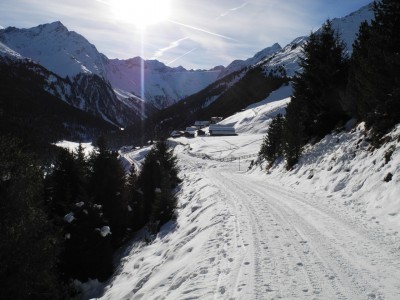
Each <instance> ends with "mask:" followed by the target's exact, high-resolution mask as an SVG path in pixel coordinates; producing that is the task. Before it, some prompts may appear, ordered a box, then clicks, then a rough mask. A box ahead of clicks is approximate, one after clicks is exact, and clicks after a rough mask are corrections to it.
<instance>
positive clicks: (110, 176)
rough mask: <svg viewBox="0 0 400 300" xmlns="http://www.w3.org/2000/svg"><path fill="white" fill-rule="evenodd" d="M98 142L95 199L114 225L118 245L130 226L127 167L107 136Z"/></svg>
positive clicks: (93, 185)
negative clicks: (128, 225)
mask: <svg viewBox="0 0 400 300" xmlns="http://www.w3.org/2000/svg"><path fill="white" fill-rule="evenodd" d="M97 145H98V148H97V151H95V152H93V153H92V155H91V162H92V168H93V170H92V176H91V178H90V196H91V201H92V202H93V203H94V204H99V205H102V207H103V212H104V217H105V218H106V219H107V220H108V221H109V224H110V226H111V229H112V233H113V234H112V238H113V242H114V245H115V246H118V245H119V244H120V243H121V242H122V241H123V239H124V235H125V233H126V227H127V212H128V203H127V199H126V197H125V196H124V192H125V171H124V169H123V168H122V166H121V164H120V162H119V160H118V153H117V152H113V151H110V150H108V149H107V146H106V143H105V140H104V139H100V140H99V141H98V142H97Z"/></svg>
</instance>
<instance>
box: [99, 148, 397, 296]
mask: <svg viewBox="0 0 400 300" xmlns="http://www.w3.org/2000/svg"><path fill="white" fill-rule="evenodd" d="M178 153H179V160H180V167H181V176H183V177H184V184H183V187H182V190H181V192H180V194H179V198H180V205H181V207H180V209H179V217H178V220H177V226H175V227H174V226H172V227H170V228H167V229H165V231H164V232H163V233H162V234H161V235H159V236H158V237H157V238H156V239H155V240H154V241H153V242H152V243H151V244H150V245H147V246H143V245H142V244H137V245H134V246H133V247H132V249H131V250H130V253H129V254H128V255H127V256H126V257H125V258H124V259H123V261H122V265H121V268H120V270H119V272H118V274H117V275H116V276H115V277H114V278H113V280H112V282H110V284H109V286H108V287H107V288H106V292H105V295H104V296H103V298H104V299H349V300H355V299H393V300H394V299H400V255H399V254H400V251H399V249H398V248H397V247H396V245H397V243H395V242H393V241H392V240H391V238H390V236H388V235H386V234H385V233H384V232H382V231H380V229H379V226H377V225H376V224H374V223H371V222H368V220H367V219H364V218H362V217H361V216H359V215H357V214H355V213H351V212H346V211H345V209H344V208H343V209H341V208H340V207H337V206H330V205H329V203H330V202H329V201H326V199H322V198H321V196H316V195H315V194H312V193H307V192H304V191H303V192H301V191H298V190H295V189H292V188H290V187H285V186H282V185H280V184H279V183H277V182H273V181H269V180H268V179H267V176H260V175H259V173H253V174H249V173H240V172H238V168H237V164H232V163H230V164H229V163H221V162H217V161H209V160H202V159H199V158H195V157H192V156H189V155H187V154H186V152H185V151H184V150H182V151H180V152H179V151H178Z"/></svg>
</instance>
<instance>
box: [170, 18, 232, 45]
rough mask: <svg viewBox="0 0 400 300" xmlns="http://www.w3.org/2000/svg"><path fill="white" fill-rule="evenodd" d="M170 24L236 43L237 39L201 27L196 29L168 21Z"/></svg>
mask: <svg viewBox="0 0 400 300" xmlns="http://www.w3.org/2000/svg"><path fill="white" fill-rule="evenodd" d="M168 22H171V23H173V24H176V25H179V26H182V27H186V28H190V29H194V30H197V31H200V32H204V33H207V34H210V35H213V36H217V37H220V38H223V39H227V40H231V41H236V40H235V39H233V38H231V37H229V36H226V35H222V34H218V33H215V32H212V31H209V30H205V29H202V28H199V27H194V26H191V25H187V24H183V23H180V22H176V21H172V20H168Z"/></svg>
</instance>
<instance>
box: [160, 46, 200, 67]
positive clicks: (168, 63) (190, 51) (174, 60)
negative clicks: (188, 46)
mask: <svg viewBox="0 0 400 300" xmlns="http://www.w3.org/2000/svg"><path fill="white" fill-rule="evenodd" d="M196 49H197V48H193V49H192V50H189V51H188V52H186V53H184V54H182V55H181V56H179V57H177V58H175V59H173V60H171V61H169V62H167V63H166V65H167V66H169V65H170V64H172V63H173V62H176V61H177V60H178V59H181V58H182V57H184V56H186V55H188V54H189V53H192V52H193V51H195V50H196Z"/></svg>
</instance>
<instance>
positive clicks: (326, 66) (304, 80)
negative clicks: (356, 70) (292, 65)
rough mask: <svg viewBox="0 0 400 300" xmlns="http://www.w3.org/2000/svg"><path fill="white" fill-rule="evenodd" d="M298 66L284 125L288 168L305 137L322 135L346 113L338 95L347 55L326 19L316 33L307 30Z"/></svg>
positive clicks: (346, 71) (319, 136)
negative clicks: (309, 33) (307, 37)
mask: <svg viewBox="0 0 400 300" xmlns="http://www.w3.org/2000/svg"><path fill="white" fill-rule="evenodd" d="M300 66H301V68H302V71H301V72H300V73H299V72H298V73H296V75H295V77H294V78H293V96H292V100H291V102H290V103H289V105H288V107H287V114H286V121H285V128H284V136H285V145H284V147H285V157H286V159H287V163H288V168H291V166H293V165H294V164H295V163H296V162H297V160H298V158H299V156H300V154H301V147H302V146H303V145H304V144H305V143H306V142H307V141H309V140H310V139H311V138H314V137H315V138H321V137H323V136H324V135H325V134H327V133H328V132H329V131H331V130H332V129H333V128H334V126H335V125H337V123H338V122H340V121H342V120H344V119H345V118H346V117H347V116H346V114H345V112H344V110H343V108H342V105H341V103H342V102H343V101H342V100H341V98H342V97H343V95H344V91H345V86H346V84H347V82H346V80H347V73H348V59H347V57H346V55H345V46H344V43H343V42H342V41H341V40H340V38H339V36H338V35H337V34H336V33H335V31H334V30H333V28H332V23H331V21H329V20H328V21H326V22H325V24H324V25H323V26H322V28H321V31H320V32H319V33H311V35H310V37H309V39H308V41H307V42H306V44H305V45H304V47H303V50H302V56H301V57H300Z"/></svg>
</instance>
